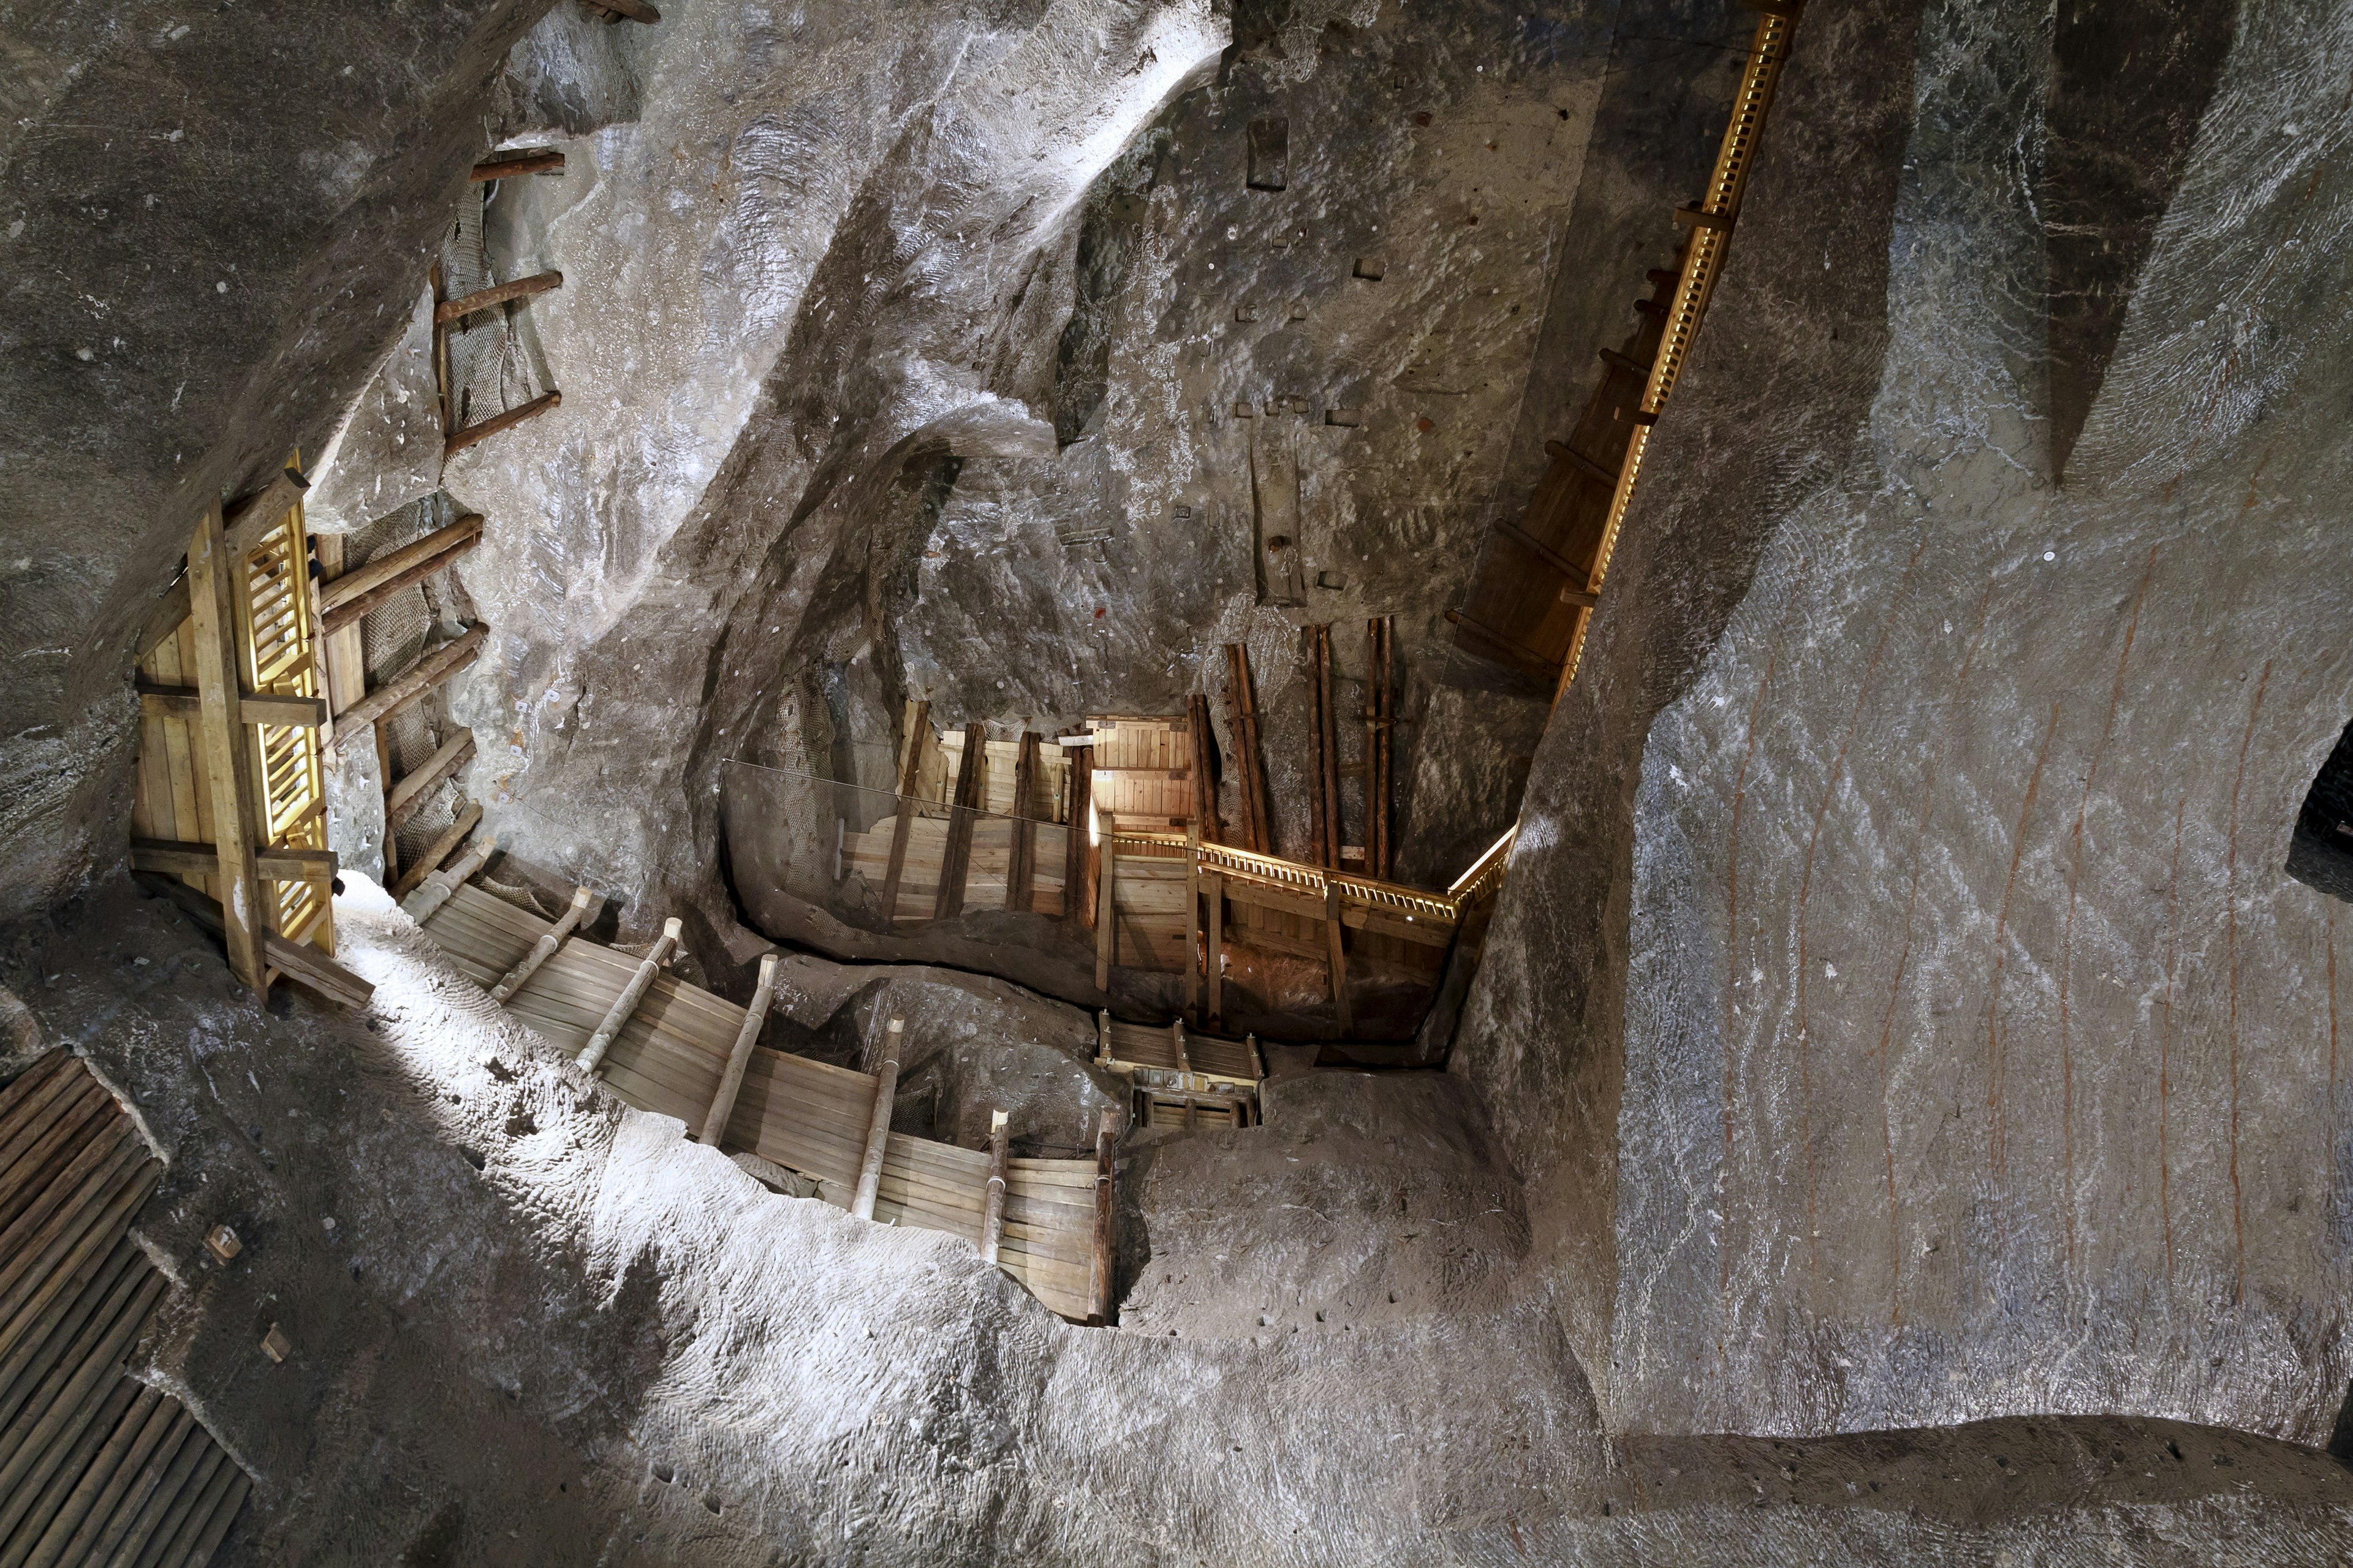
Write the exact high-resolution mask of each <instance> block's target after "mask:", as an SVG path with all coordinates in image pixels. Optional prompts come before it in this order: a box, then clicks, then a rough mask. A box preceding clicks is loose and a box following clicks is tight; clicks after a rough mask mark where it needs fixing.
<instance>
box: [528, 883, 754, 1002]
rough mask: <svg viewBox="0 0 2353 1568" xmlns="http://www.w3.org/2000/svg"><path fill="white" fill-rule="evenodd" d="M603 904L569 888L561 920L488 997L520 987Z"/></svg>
mask: <svg viewBox="0 0 2353 1568" xmlns="http://www.w3.org/2000/svg"><path fill="white" fill-rule="evenodd" d="M604 904H605V900H603V899H601V898H599V897H597V896H596V894H595V893H592V892H590V891H589V890H588V889H586V888H575V889H572V907H571V908H570V909H568V910H565V911H564V918H563V919H562V920H560V921H556V922H555V924H554V926H552V927H550V928H549V929H548V930H546V931H543V932H541V933H540V938H539V940H538V941H537V942H533V944H532V949H531V951H530V952H526V953H524V954H523V955H522V962H520V963H517V964H516V965H515V966H514V967H513V968H512V969H510V970H508V971H507V972H506V973H504V974H502V975H501V976H500V977H499V983H498V984H496V985H493V986H491V1001H493V1002H501V1003H503V1002H504V1001H505V1000H506V999H507V998H508V997H510V996H512V995H513V994H515V993H516V992H518V991H520V990H522V985H523V982H524V981H526V980H529V979H530V978H531V977H532V976H533V974H536V973H538V972H539V966H540V965H541V964H543V963H546V962H547V961H548V960H549V959H551V958H553V957H554V956H555V950H556V949H557V948H559V947H562V946H563V945H564V939H565V937H568V936H570V935H571V934H572V933H573V932H574V931H577V930H579V929H580V923H581V922H582V921H590V920H594V919H596V911H597V910H600V909H602V908H603V907H604ZM765 973H766V972H765V970H764V971H763V972H762V974H763V978H765Z"/></svg>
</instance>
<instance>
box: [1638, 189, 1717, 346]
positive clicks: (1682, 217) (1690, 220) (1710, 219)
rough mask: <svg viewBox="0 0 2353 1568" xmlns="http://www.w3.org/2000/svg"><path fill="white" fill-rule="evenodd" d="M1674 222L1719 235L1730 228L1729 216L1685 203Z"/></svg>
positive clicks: (1679, 208) (1676, 210) (1677, 210)
mask: <svg viewBox="0 0 2353 1568" xmlns="http://www.w3.org/2000/svg"><path fill="white" fill-rule="evenodd" d="M1675 221H1676V222H1677V223H1679V224H1681V225H1683V226H1684V227H1685V228H1708V229H1714V230H1715V231H1716V232H1717V233H1719V234H1724V233H1729V232H1730V231H1731V228H1732V216H1731V215H1730V214H1728V213H1712V212H1709V211H1707V210H1705V209H1704V208H1703V207H1701V206H1700V205H1698V204H1696V203H1693V202H1686V203H1684V204H1683V205H1682V206H1679V207H1677V208H1676V209H1675ZM1642 374H1644V375H1648V374H1650V372H1649V371H1648V370H1645V371H1644V372H1643V373H1642Z"/></svg>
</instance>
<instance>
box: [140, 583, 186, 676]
mask: <svg viewBox="0 0 2353 1568" xmlns="http://www.w3.org/2000/svg"><path fill="white" fill-rule="evenodd" d="M187 618H188V574H186V573H185V572H183V573H181V574H180V575H179V576H177V577H175V578H174V579H173V581H172V585H171V586H170V587H168V588H166V589H164V596H163V597H162V598H160V599H158V600H156V601H155V607H154V608H153V609H151V610H149V611H148V612H147V618H146V619H145V620H144V621H142V622H141V623H140V624H139V646H138V649H137V651H136V652H134V653H133V654H132V656H131V657H132V659H133V660H134V661H136V660H138V659H142V658H146V657H147V656H148V655H149V654H151V653H153V652H154V651H155V649H156V647H158V646H159V645H161V644H162V642H163V641H164V638H165V637H170V636H171V635H172V634H173V633H174V632H176V631H178V630H179V629H180V623H181V622H182V621H185V620H186V619H187Z"/></svg>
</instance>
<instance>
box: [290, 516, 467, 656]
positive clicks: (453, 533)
mask: <svg viewBox="0 0 2353 1568" xmlns="http://www.w3.org/2000/svg"><path fill="white" fill-rule="evenodd" d="M481 537H482V520H481V518H480V515H478V514H476V513H472V512H469V513H468V514H467V515H466V516H464V517H461V518H459V520H458V521H455V522H453V523H451V524H450V525H449V526H448V527H447V528H437V529H435V530H434V531H432V532H430V533H428V534H427V535H426V536H425V537H424V538H422V539H419V540H416V541H414V542H410V543H407V544H404V545H402V546H401V547H400V548H399V549H397V550H395V551H393V552H390V553H389V554H385V555H381V556H378V557H377V558H376V559H375V560H374V561H371V562H368V563H366V564H365V565H363V566H354V567H353V568H352V569H351V570H350V571H348V572H346V573H344V574H343V575H342V576H340V577H338V578H336V579H335V580H334V581H333V582H332V583H328V584H323V585H322V586H321V588H320V590H319V600H318V603H319V616H320V618H321V619H322V621H324V622H325V623H326V628H327V631H328V633H329V634H330V635H332V634H333V633H334V632H336V631H338V630H340V629H342V628H343V626H350V625H352V624H353V623H354V622H356V621H357V620H358V619H359V618H360V617H361V616H364V615H366V614H367V613H368V611H370V610H372V609H374V608H375V606H376V605H380V604H382V603H383V602H384V601H385V599H387V598H389V597H390V596H391V595H394V594H396V593H398V592H399V591H400V590H401V589H403V588H406V587H407V586H408V585H409V584H412V583H416V582H417V581H418V580H420V579H422V578H425V577H428V576H430V575H432V574H434V573H436V572H438V571H439V570H441V568H442V567H444V566H447V565H448V563H450V562H451V561H453V560H455V559H456V558H457V557H458V556H459V554H460V553H462V552H465V551H468V550H471V549H472V548H473V547H474V546H475V545H476V544H477V543H479V542H480V541H481Z"/></svg>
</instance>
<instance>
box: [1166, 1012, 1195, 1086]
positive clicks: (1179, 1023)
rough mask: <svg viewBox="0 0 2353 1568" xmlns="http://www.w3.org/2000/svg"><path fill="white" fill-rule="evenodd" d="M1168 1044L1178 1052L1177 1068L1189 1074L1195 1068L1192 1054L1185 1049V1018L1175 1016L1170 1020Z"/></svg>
mask: <svg viewBox="0 0 2353 1568" xmlns="http://www.w3.org/2000/svg"><path fill="white" fill-rule="evenodd" d="M1168 1044H1169V1047H1170V1048H1172V1049H1173V1050H1175V1052H1176V1070H1177V1071H1178V1072H1181V1073H1186V1074H1188V1075H1189V1074H1190V1073H1191V1072H1192V1070H1193V1058H1192V1056H1191V1055H1190V1054H1189V1053H1188V1052H1187V1050H1186V1049H1185V1020H1184V1019H1182V1018H1174V1019H1171V1020H1170V1021H1169V1024H1168Z"/></svg>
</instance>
